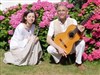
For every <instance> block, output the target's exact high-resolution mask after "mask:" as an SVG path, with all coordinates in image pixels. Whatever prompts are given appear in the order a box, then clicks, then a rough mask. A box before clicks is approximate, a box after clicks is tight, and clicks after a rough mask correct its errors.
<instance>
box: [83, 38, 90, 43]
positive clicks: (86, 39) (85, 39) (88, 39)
mask: <svg viewBox="0 0 100 75" xmlns="http://www.w3.org/2000/svg"><path fill="white" fill-rule="evenodd" d="M83 39H84V41H85V42H89V41H90V39H91V38H88V37H83Z"/></svg>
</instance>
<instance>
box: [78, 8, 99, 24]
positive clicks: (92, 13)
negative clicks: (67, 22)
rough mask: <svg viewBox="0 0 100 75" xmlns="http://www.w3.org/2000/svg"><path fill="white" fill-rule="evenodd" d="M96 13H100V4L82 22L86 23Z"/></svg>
mask: <svg viewBox="0 0 100 75" xmlns="http://www.w3.org/2000/svg"><path fill="white" fill-rule="evenodd" d="M94 14H100V6H98V7H96V8H95V10H94V11H92V12H91V13H90V14H89V15H88V17H87V18H86V19H84V20H83V21H82V22H81V23H80V24H81V25H84V24H85V23H86V22H87V21H88V20H89V19H90V18H91V17H92V16H93V15H94Z"/></svg>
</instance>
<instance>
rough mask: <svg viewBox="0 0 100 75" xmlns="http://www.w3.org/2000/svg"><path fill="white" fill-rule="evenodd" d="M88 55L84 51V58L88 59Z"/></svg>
mask: <svg viewBox="0 0 100 75" xmlns="http://www.w3.org/2000/svg"><path fill="white" fill-rule="evenodd" d="M87 57H88V55H87V54H86V53H85V52H84V53H83V60H87Z"/></svg>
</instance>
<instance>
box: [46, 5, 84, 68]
mask: <svg viewBox="0 0 100 75" xmlns="http://www.w3.org/2000/svg"><path fill="white" fill-rule="evenodd" d="M57 15H58V19H56V20H54V21H52V22H51V23H50V26H49V30H48V34H47V43H48V44H50V46H48V48H47V51H48V53H50V54H51V55H52V57H53V58H54V60H55V63H59V62H60V59H61V57H62V56H65V57H67V54H66V53H65V51H64V50H63V49H62V48H61V47H60V46H58V45H57V44H56V43H55V42H54V41H53V36H55V35H57V34H58V33H61V32H65V31H66V29H67V28H68V26H69V25H71V24H74V25H77V21H76V20H75V19H73V18H70V17H67V16H68V9H67V8H66V6H64V5H59V6H58V7H57ZM77 28H78V29H79V31H80V32H83V31H84V29H85V28H84V27H83V26H82V25H77ZM74 48H75V52H76V60H75V63H76V65H77V66H78V67H79V68H81V69H83V68H84V67H83V65H82V53H83V52H84V48H85V42H84V40H81V41H80V42H79V43H78V45H76V46H75V47H74Z"/></svg>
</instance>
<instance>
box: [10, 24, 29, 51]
mask: <svg viewBox="0 0 100 75" xmlns="http://www.w3.org/2000/svg"><path fill="white" fill-rule="evenodd" d="M23 33H24V30H23V28H22V27H21V26H18V27H17V28H16V29H15V32H14V35H13V36H12V38H11V42H10V49H17V48H24V47H25V46H26V44H27V42H28V38H25V35H23Z"/></svg>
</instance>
